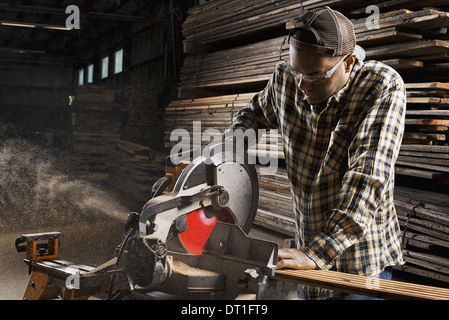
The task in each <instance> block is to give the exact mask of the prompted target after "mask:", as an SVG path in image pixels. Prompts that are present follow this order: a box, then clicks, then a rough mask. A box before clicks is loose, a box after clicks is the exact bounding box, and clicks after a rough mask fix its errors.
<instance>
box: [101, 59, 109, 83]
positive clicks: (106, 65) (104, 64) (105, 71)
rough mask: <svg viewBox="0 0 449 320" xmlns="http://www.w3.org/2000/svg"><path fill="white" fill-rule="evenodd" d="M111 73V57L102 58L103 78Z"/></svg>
mask: <svg viewBox="0 0 449 320" xmlns="http://www.w3.org/2000/svg"><path fill="white" fill-rule="evenodd" d="M108 75H109V57H104V58H103V59H102V60H101V79H104V78H107V77H108Z"/></svg>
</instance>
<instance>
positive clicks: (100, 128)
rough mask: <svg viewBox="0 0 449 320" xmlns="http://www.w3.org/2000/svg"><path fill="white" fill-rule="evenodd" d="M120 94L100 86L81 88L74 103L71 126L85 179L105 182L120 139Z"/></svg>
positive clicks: (77, 91) (78, 89)
mask: <svg viewBox="0 0 449 320" xmlns="http://www.w3.org/2000/svg"><path fill="white" fill-rule="evenodd" d="M116 96H117V91H115V90H111V89H107V88H105V87H103V86H100V85H86V86H82V87H78V88H77V90H76V96H75V100H74V102H73V104H72V126H73V138H74V144H75V153H76V154H77V155H78V161H79V163H80V167H81V174H82V176H83V177H84V178H85V179H87V180H90V181H94V182H99V183H106V182H107V180H108V176H109V173H108V168H107V161H108V156H109V154H110V153H111V151H112V150H114V144H115V141H116V140H117V139H118V138H119V137H120V124H121V121H120V116H119V106H120V105H119V103H117V101H116Z"/></svg>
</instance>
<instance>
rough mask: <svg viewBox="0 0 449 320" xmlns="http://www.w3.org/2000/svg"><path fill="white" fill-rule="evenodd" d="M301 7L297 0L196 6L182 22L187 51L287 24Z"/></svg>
mask: <svg viewBox="0 0 449 320" xmlns="http://www.w3.org/2000/svg"><path fill="white" fill-rule="evenodd" d="M300 7H301V4H300V1H294V0H268V1H267V0H251V1H245V2H244V3H242V1H237V0H224V1H210V2H209V3H206V4H203V5H199V6H195V7H192V8H190V9H189V10H188V12H187V17H186V19H185V21H184V23H183V25H182V34H183V36H184V50H185V51H186V52H189V51H190V48H191V47H194V46H195V45H197V44H202V45H204V44H216V43H219V42H223V41H229V40H232V39H233V38H236V37H242V36H248V35H252V34H254V33H257V32H266V31H267V30H270V29H273V28H276V27H283V26H284V24H285V23H286V22H287V21H289V20H290V19H291V18H293V17H295V16H297V15H298V12H299V11H300Z"/></svg>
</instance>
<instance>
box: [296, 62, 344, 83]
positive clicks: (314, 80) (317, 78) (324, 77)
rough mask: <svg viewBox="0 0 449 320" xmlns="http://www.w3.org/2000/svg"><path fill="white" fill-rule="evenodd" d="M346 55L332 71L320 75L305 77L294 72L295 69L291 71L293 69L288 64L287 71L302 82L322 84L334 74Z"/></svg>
mask: <svg viewBox="0 0 449 320" xmlns="http://www.w3.org/2000/svg"><path fill="white" fill-rule="evenodd" d="M346 57H347V55H346V56H344V57H343V58H342V59H341V60H340V61H339V62H338V63H337V64H336V65H335V66H334V67H333V68H332V69H330V70H329V71H327V72H325V73H323V74H320V75H316V76H305V75H303V74H302V73H299V72H297V71H295V69H293V67H292V66H291V64H290V62H288V70H289V72H290V73H291V74H292V75H293V76H294V77H295V78H296V79H298V80H300V81H302V80H304V81H307V82H312V83H321V82H324V81H326V80H328V79H330V78H331V77H332V76H333V75H334V73H335V70H337V68H338V66H339V65H340V64H341V63H342V62H343V61H344V60H345V59H346Z"/></svg>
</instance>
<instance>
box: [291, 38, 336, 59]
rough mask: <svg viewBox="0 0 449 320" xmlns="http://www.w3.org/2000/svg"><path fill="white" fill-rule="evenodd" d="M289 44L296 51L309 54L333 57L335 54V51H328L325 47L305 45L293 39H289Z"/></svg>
mask: <svg viewBox="0 0 449 320" xmlns="http://www.w3.org/2000/svg"><path fill="white" fill-rule="evenodd" d="M290 44H291V45H292V46H293V47H295V48H296V49H299V50H304V51H309V52H315V53H318V54H323V55H330V56H335V53H336V50H335V49H330V48H326V47H323V46H319V45H315V44H310V43H305V42H302V41H299V40H296V39H295V38H293V37H290Z"/></svg>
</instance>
